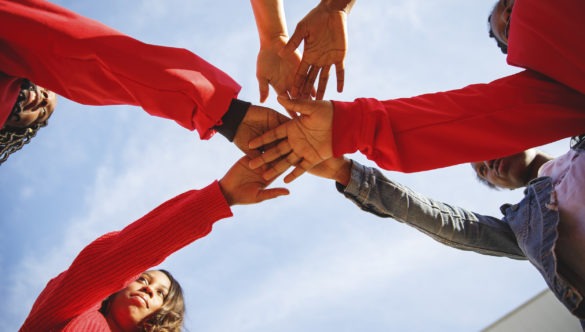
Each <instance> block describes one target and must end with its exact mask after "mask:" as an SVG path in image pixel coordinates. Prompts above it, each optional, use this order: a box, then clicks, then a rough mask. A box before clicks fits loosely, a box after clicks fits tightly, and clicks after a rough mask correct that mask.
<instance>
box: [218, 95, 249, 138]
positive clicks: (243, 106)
mask: <svg viewBox="0 0 585 332" xmlns="http://www.w3.org/2000/svg"><path fill="white" fill-rule="evenodd" d="M251 105H252V103H249V102H247V101H243V100H239V99H236V98H234V99H232V102H231V103H230V106H229V107H228V110H227V112H225V114H224V115H223V117H222V118H221V124H220V125H217V126H214V127H213V129H215V130H217V132H218V133H220V134H222V135H223V136H224V137H225V138H227V139H228V140H229V141H230V142H233V141H234V137H235V136H236V132H237V131H238V127H239V126H240V123H242V120H243V119H244V116H246V113H247V112H248V109H249V108H250V106H251Z"/></svg>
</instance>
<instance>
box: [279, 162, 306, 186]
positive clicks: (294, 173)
mask: <svg viewBox="0 0 585 332" xmlns="http://www.w3.org/2000/svg"><path fill="white" fill-rule="evenodd" d="M305 172H306V171H305V170H304V169H303V168H302V167H299V166H297V167H295V169H293V170H292V172H290V173H288V174H287V175H286V176H285V177H284V183H291V182H293V181H294V180H296V179H297V178H299V177H300V176H301V175H303V174H304V173H305Z"/></svg>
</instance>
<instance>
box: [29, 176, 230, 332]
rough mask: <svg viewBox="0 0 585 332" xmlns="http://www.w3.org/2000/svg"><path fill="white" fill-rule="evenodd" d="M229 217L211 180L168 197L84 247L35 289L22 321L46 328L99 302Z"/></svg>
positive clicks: (224, 202)
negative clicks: (36, 294)
mask: <svg viewBox="0 0 585 332" xmlns="http://www.w3.org/2000/svg"><path fill="white" fill-rule="evenodd" d="M229 216H231V211H230V208H229V206H228V205H227V202H226V201H225V199H224V197H223V195H222V194H221V191H220V189H219V185H218V184H217V183H213V184H211V185H209V186H208V187H206V188H204V189H201V190H192V191H189V192H186V193H183V194H181V195H179V196H177V197H175V198H173V199H170V200H169V201H167V202H165V203H163V204H161V205H160V206H159V207H157V208H156V209H154V210H152V211H151V212H149V213H148V214H146V215H145V216H144V217H142V218H140V219H138V220H137V221H135V222H133V223H131V224H130V225H128V226H127V227H126V228H124V229H123V230H121V231H119V232H113V233H108V234H106V235H104V236H102V237H100V238H98V239H97V240H95V241H93V242H92V243H91V244H89V245H88V246H87V247H85V248H84V249H83V250H82V251H81V252H80V253H79V255H78V256H77V257H76V258H75V260H74V261H73V263H72V264H71V266H70V267H69V269H68V270H67V271H65V272H64V273H63V274H61V275H60V276H59V277H58V278H57V279H55V280H54V281H52V282H51V284H50V287H47V288H46V289H45V290H44V291H43V292H42V293H41V295H40V296H39V298H38V299H37V301H36V303H35V306H34V307H33V310H31V313H30V315H29V317H28V318H27V321H26V322H25V326H34V327H39V329H38V330H51V327H54V326H57V325H58V324H60V323H62V322H63V321H66V320H68V319H70V318H71V317H73V316H76V315H78V314H80V313H82V312H84V311H85V310H88V309H90V308H93V307H95V306H96V305H99V303H101V301H102V300H103V299H105V298H106V297H107V296H109V295H110V294H112V293H114V292H116V291H118V290H119V289H121V288H123V287H125V285H126V284H127V283H128V282H130V281H132V280H133V279H134V278H135V277H136V276H137V275H138V274H140V273H142V272H144V271H145V270H147V269H149V268H151V267H153V266H156V265H158V264H160V263H161V262H162V261H163V260H164V259H165V258H166V257H167V256H169V255H170V254H172V253H174V252H175V251H177V250H179V249H181V248H182V247H184V246H186V245H188V244H189V243H191V242H193V241H195V240H197V239H199V238H201V237H203V236H205V235H207V234H208V233H209V232H210V231H211V228H212V226H213V224H214V223H215V222H216V221H217V220H219V219H221V218H226V217H229ZM40 327H43V328H40ZM33 330H34V329H33Z"/></svg>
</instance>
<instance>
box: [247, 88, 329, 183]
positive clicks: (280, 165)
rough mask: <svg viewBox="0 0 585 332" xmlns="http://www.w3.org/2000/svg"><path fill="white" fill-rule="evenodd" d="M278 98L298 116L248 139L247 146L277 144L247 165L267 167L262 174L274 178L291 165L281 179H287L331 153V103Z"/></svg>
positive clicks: (291, 178) (293, 178)
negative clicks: (291, 168) (291, 167)
mask: <svg viewBox="0 0 585 332" xmlns="http://www.w3.org/2000/svg"><path fill="white" fill-rule="evenodd" d="M278 101H279V102H280V103H281V105H282V106H284V107H285V108H286V109H287V110H288V111H289V112H293V113H299V114H300V116H298V117H295V118H293V119H292V120H290V121H288V122H286V123H284V124H282V125H280V126H278V127H276V128H274V129H272V130H269V131H267V132H266V133H264V134H262V135H261V136H259V137H257V138H255V139H253V140H251V141H250V145H249V148H250V149H257V148H260V147H265V146H267V145H270V144H276V145H274V146H272V147H268V148H267V149H266V150H265V152H264V153H263V154H261V155H259V156H257V157H255V158H254V159H252V160H251V161H250V167H251V168H253V169H256V168H259V167H268V169H267V170H266V172H265V173H264V175H263V176H264V178H265V179H273V178H275V177H277V176H278V175H280V174H282V173H283V172H285V171H286V170H287V169H288V168H289V167H290V166H293V165H294V166H295V168H294V170H293V171H292V172H290V173H289V174H288V175H287V176H286V177H285V178H284V182H286V183H290V182H292V181H294V180H295V179H296V178H298V177H299V176H301V175H302V174H303V173H304V172H305V171H307V170H309V169H311V168H312V167H314V166H315V165H317V164H319V163H321V162H322V161H324V160H327V159H329V158H331V157H332V156H333V149H332V138H331V136H332V123H333V104H332V103H331V102H330V101H313V100H290V99H288V98H285V97H282V96H280V97H278ZM269 164H270V165H269Z"/></svg>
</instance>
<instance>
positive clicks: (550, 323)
mask: <svg viewBox="0 0 585 332" xmlns="http://www.w3.org/2000/svg"><path fill="white" fill-rule="evenodd" d="M482 331H483V332H523V331H526V332H578V331H583V330H582V328H581V325H580V324H579V320H578V319H577V318H576V317H575V316H573V315H571V314H570V313H569V311H568V310H567V309H566V308H565V307H564V306H563V305H562V304H561V303H560V302H559V300H557V298H556V297H555V296H554V295H553V294H552V292H551V291H550V290H549V289H545V290H543V291H542V292H540V293H538V294H537V295H536V296H534V297H533V298H531V299H530V300H528V301H527V302H526V303H524V304H522V305H521V306H519V307H518V308H516V309H514V310H512V311H511V312H510V313H508V314H507V315H505V316H504V317H502V318H500V319H498V320H497V321H496V322H494V323H493V324H491V325H490V326H488V327H486V328H485V329H483V330H482Z"/></svg>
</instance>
